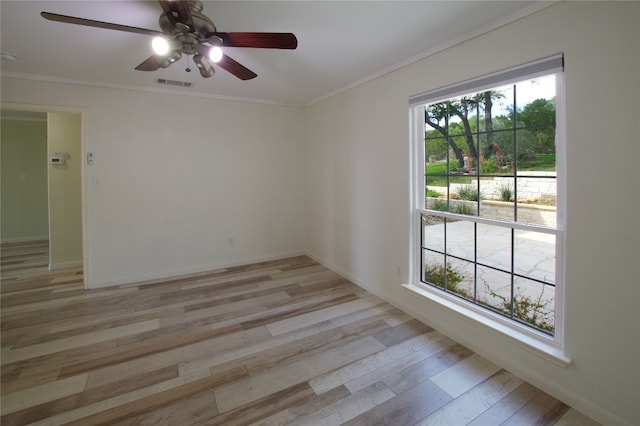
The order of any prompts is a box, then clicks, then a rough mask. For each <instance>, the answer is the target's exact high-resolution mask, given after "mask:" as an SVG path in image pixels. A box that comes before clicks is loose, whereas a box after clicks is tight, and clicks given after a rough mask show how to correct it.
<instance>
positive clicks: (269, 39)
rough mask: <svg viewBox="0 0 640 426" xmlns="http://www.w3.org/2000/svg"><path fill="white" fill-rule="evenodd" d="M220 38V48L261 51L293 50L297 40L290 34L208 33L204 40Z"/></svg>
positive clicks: (296, 45)
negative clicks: (256, 49) (252, 48)
mask: <svg viewBox="0 0 640 426" xmlns="http://www.w3.org/2000/svg"><path fill="white" fill-rule="evenodd" d="M210 37H220V38H221V39H222V44H221V45H222V46H227V47H258V48H262V49H295V48H296V47H298V39H297V38H296V36H295V35H293V34H292V33H220V32H213V33H208V34H207V35H206V36H205V39H208V38H210Z"/></svg>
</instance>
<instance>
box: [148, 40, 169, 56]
mask: <svg viewBox="0 0 640 426" xmlns="http://www.w3.org/2000/svg"><path fill="white" fill-rule="evenodd" d="M151 47H152V48H153V51H154V52H155V53H156V55H166V54H167V53H169V42H168V41H167V39H165V38H164V37H154V39H153V40H152V41H151Z"/></svg>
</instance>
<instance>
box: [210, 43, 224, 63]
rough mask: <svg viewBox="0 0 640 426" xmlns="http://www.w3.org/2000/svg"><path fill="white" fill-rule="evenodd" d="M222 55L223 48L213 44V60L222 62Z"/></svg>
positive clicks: (211, 52)
mask: <svg viewBox="0 0 640 426" xmlns="http://www.w3.org/2000/svg"><path fill="white" fill-rule="evenodd" d="M222 55H223V53H222V49H220V47H219V46H213V47H212V48H211V49H209V59H211V62H215V63H218V62H220V60H221V59H222Z"/></svg>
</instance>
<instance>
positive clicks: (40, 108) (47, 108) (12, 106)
mask: <svg viewBox="0 0 640 426" xmlns="http://www.w3.org/2000/svg"><path fill="white" fill-rule="evenodd" d="M0 109H1V110H11V111H29V112H45V113H49V112H61V113H70V114H79V115H80V157H81V162H80V164H81V167H80V203H81V206H82V207H81V208H82V211H81V213H80V214H81V217H82V268H83V274H82V283H83V285H84V288H85V289H87V288H88V287H87V276H88V275H89V274H88V272H87V270H88V268H89V265H90V262H88V260H89V258H88V253H89V250H88V247H89V238H88V232H87V199H88V196H87V195H88V194H87V190H88V185H86V173H87V169H86V167H87V163H86V161H84V159H85V158H86V157H87V150H86V110H85V109H82V108H69V107H61V106H56V105H32V104H18V103H9V102H2V103H0ZM47 125H48V119H47ZM48 144H49V142H48V141H47V146H48ZM47 176H48V173H47ZM47 181H48V177H47ZM47 186H48V184H47ZM47 214H48V215H49V204H48V203H47ZM49 235H51V225H49ZM49 245H51V241H49ZM49 264H51V252H49Z"/></svg>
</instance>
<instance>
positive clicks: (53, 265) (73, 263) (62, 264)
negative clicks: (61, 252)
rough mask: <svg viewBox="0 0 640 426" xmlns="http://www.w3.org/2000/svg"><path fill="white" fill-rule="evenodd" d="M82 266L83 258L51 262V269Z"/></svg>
mask: <svg viewBox="0 0 640 426" xmlns="http://www.w3.org/2000/svg"><path fill="white" fill-rule="evenodd" d="M79 267H82V260H71V261H69V262H56V263H50V264H49V270H50V271H57V270H58V269H68V268H79Z"/></svg>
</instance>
